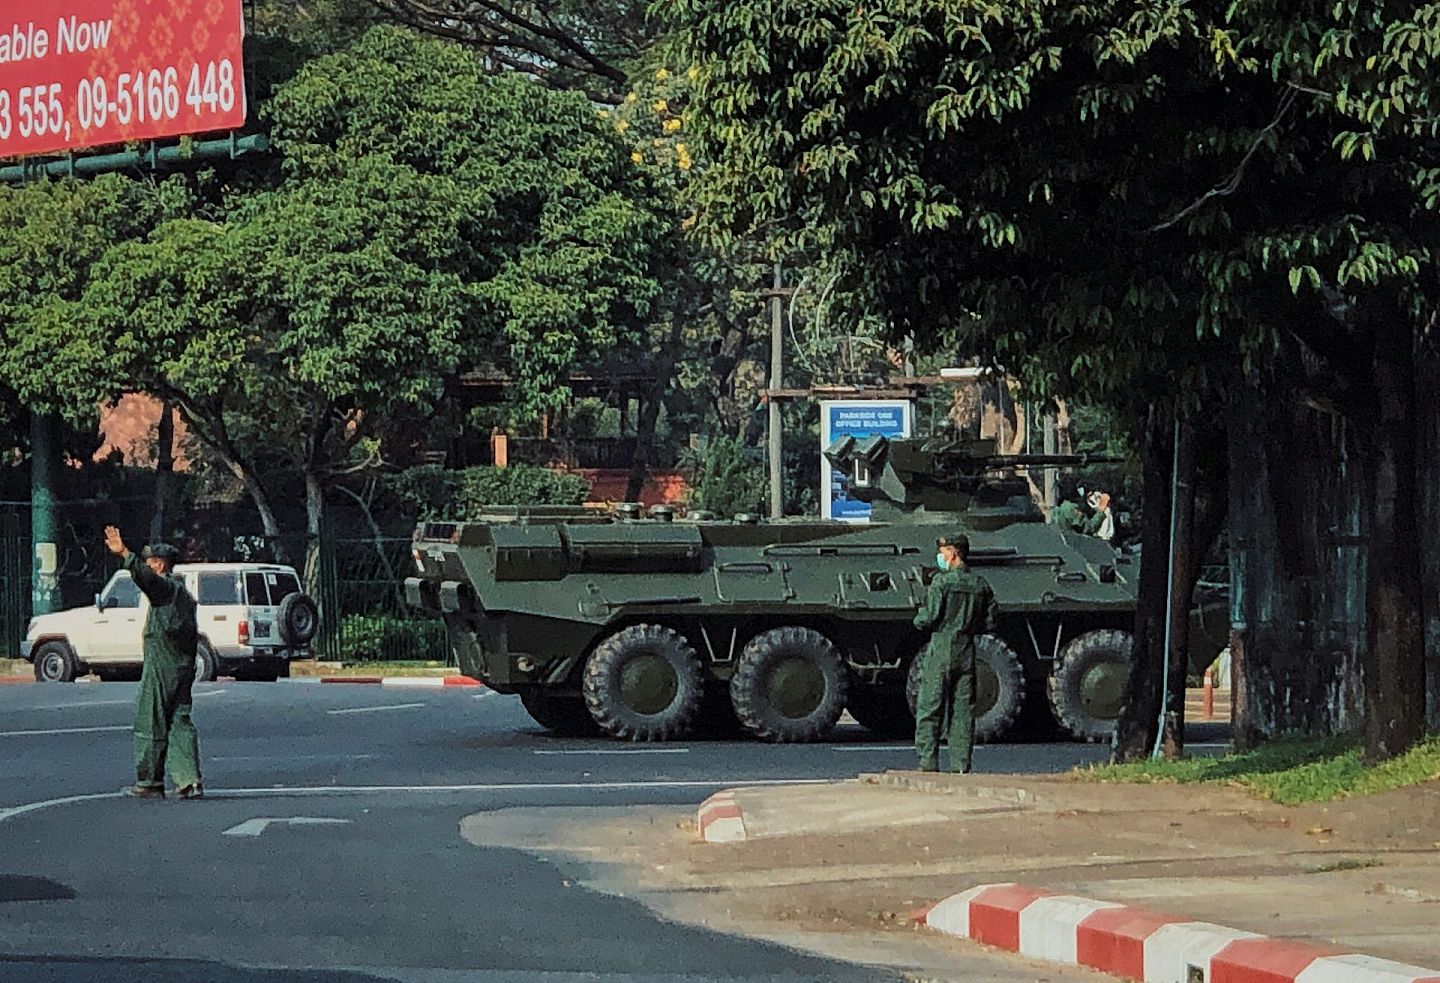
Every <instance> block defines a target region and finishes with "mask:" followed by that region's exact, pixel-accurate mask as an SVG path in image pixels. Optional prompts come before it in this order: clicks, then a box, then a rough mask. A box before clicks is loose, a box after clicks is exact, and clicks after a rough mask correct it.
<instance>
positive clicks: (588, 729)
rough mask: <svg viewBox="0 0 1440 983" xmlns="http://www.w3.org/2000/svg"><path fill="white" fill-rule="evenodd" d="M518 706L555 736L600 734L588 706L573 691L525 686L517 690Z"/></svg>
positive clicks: (590, 735)
mask: <svg viewBox="0 0 1440 983" xmlns="http://www.w3.org/2000/svg"><path fill="white" fill-rule="evenodd" d="M520 705H521V706H523V707H524V708H525V712H526V713H528V714H530V719H531V720H533V721H535V722H536V723H537V724H539V725H540V726H541V727H544V728H545V729H546V730H548V731H550V732H551V733H552V734H555V735H556V736H557V737H595V736H596V735H598V734H599V733H600V725H599V724H597V723H596V722H595V718H594V717H592V716H590V708H589V707H587V706H586V705H585V701H584V700H582V699H580V698H579V696H578V695H576V694H569V695H560V694H557V693H552V692H549V691H548V690H543V689H526V690H522V691H521V692H520Z"/></svg>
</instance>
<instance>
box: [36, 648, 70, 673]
mask: <svg viewBox="0 0 1440 983" xmlns="http://www.w3.org/2000/svg"><path fill="white" fill-rule="evenodd" d="M40 671H41V672H42V673H44V674H45V678H46V679H50V680H55V679H59V678H60V676H61V675H62V674H63V673H64V671H65V660H64V659H62V658H61V657H60V656H59V655H57V654H56V653H54V652H51V653H49V654H48V655H46V656H45V661H43V662H41V663H40Z"/></svg>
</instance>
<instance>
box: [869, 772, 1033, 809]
mask: <svg viewBox="0 0 1440 983" xmlns="http://www.w3.org/2000/svg"><path fill="white" fill-rule="evenodd" d="M997 777H998V776H997ZM856 781H859V782H863V783H865V784H867V785H888V786H891V787H894V788H905V789H910V790H911V791H914V792H935V793H939V794H941V795H955V796H960V797H962V798H967V799H984V800H985V801H987V802H998V803H1002V804H1004V805H1011V806H1029V805H1038V804H1040V803H1041V802H1042V801H1043V797H1042V796H1040V795H1037V794H1036V793H1035V792H1033V791H1032V790H1030V789H1028V788H1014V787H1009V786H1003V785H980V784H977V782H976V776H974V775H953V774H946V773H945V772H926V771H895V770H891V771H884V772H865V773H862V774H861V775H859V776H858V777H857V778H856Z"/></svg>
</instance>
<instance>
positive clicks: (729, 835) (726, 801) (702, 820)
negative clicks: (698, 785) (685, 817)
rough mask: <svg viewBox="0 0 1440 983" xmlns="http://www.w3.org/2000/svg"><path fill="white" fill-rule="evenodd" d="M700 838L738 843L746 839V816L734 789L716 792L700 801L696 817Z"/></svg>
mask: <svg viewBox="0 0 1440 983" xmlns="http://www.w3.org/2000/svg"><path fill="white" fill-rule="evenodd" d="M695 823H696V826H697V827H699V829H700V838H701V839H702V840H704V841H705V842H706V843H736V842H738V841H740V840H743V839H745V816H744V814H743V813H742V812H741V811H740V804H739V803H738V802H736V801H735V793H734V791H728V792H716V793H715V794H714V795H712V796H710V798H708V799H706V800H705V801H704V802H702V803H700V811H699V812H698V813H697V815H696V817H695Z"/></svg>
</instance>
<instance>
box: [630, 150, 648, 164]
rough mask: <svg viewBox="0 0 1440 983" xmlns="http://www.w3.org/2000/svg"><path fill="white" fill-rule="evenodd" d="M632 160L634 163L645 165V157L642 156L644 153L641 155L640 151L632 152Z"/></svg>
mask: <svg viewBox="0 0 1440 983" xmlns="http://www.w3.org/2000/svg"><path fill="white" fill-rule="evenodd" d="M630 159H631V160H633V161H634V162H635V163H637V164H643V163H645V155H644V154H642V153H641V152H640V151H638V150H632V151H631V152H630Z"/></svg>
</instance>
